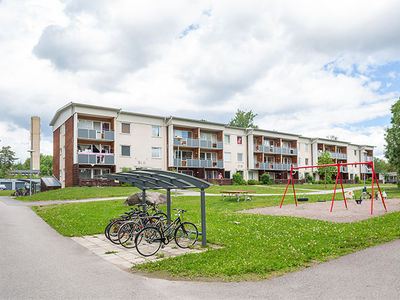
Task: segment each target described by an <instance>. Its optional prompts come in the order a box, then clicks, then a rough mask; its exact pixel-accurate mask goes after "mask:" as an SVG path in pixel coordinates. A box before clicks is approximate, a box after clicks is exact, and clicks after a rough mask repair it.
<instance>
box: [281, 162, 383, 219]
mask: <svg viewBox="0 0 400 300" xmlns="http://www.w3.org/2000/svg"><path fill="white" fill-rule="evenodd" d="M351 165H366V166H368V165H369V166H370V168H371V169H372V187H371V195H374V179H375V181H376V184H377V185H378V190H379V194H380V196H381V199H382V203H383V207H384V208H385V211H386V212H387V208H386V204H385V200H384V198H383V197H382V192H381V188H380V187H379V182H378V179H377V178H376V174H375V170H374V165H373V162H372V161H370V162H359V163H337V164H330V165H318V166H304V167H292V168H291V170H290V177H289V179H288V183H287V185H286V189H285V193H284V194H283V198H282V202H281V205H280V208H282V205H283V200H285V196H286V192H287V190H288V187H289V184H290V181H292V186H293V194H294V201H295V203H296V206H297V198H296V191H295V187H294V180H293V174H294V173H293V170H298V169H308V168H322V167H337V175H336V184H335V190H334V191H333V198H332V205H331V211H330V212H332V209H333V203H334V201H335V195H336V188H337V185H338V179H339V180H340V185H341V187H342V193H343V199H344V205H345V207H346V209H348V208H347V202H346V197H345V194H344V189H343V183H342V176H341V175H340V167H341V166H351ZM373 203H374V201H373V198H371V215H372V214H373V205H374V204H373Z"/></svg>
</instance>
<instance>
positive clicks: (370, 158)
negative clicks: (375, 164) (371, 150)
mask: <svg viewBox="0 0 400 300" xmlns="http://www.w3.org/2000/svg"><path fill="white" fill-rule="evenodd" d="M364 161H366V162H368V161H374V157H373V156H364Z"/></svg>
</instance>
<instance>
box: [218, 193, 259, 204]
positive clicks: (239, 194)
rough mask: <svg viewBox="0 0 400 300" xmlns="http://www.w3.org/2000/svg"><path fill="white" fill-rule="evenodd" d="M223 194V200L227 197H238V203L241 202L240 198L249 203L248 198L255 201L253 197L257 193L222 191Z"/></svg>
mask: <svg viewBox="0 0 400 300" xmlns="http://www.w3.org/2000/svg"><path fill="white" fill-rule="evenodd" d="M220 193H221V194H222V200H225V196H229V197H230V199H232V196H236V197H237V201H238V202H239V200H240V197H244V201H247V197H249V198H250V200H253V196H254V194H255V193H256V192H255V191H221V192H220Z"/></svg>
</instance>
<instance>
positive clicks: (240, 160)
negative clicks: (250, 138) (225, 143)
mask: <svg viewBox="0 0 400 300" xmlns="http://www.w3.org/2000/svg"><path fill="white" fill-rule="evenodd" d="M239 156H240V159H239ZM237 161H238V162H243V153H238V154H237Z"/></svg>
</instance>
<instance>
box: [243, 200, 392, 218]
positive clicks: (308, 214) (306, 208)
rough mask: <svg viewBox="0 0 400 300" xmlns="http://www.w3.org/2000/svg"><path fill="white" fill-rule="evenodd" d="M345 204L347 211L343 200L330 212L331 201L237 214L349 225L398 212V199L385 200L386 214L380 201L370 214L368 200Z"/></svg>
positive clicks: (374, 202) (334, 205)
mask: <svg viewBox="0 0 400 300" xmlns="http://www.w3.org/2000/svg"><path fill="white" fill-rule="evenodd" d="M346 202H347V209H346V207H345V203H344V201H343V200H341V201H335V202H334V204H333V209H332V212H331V211H330V210H331V205H332V201H326V202H313V203H308V202H297V206H296V205H295V204H288V205H283V206H282V208H279V206H271V207H263V208H254V209H247V210H241V211H238V212H239V213H248V214H262V215H273V216H292V217H302V218H308V219H315V220H323V221H330V222H339V223H351V222H359V221H362V220H365V219H369V218H373V217H377V216H381V215H384V214H386V213H391V212H395V211H400V199H387V200H386V201H385V204H386V208H387V212H386V211H385V208H384V206H383V203H382V201H377V200H375V201H373V204H372V205H373V206H372V214H371V201H370V200H364V201H362V202H361V204H357V203H356V201H354V200H347V201H346Z"/></svg>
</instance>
